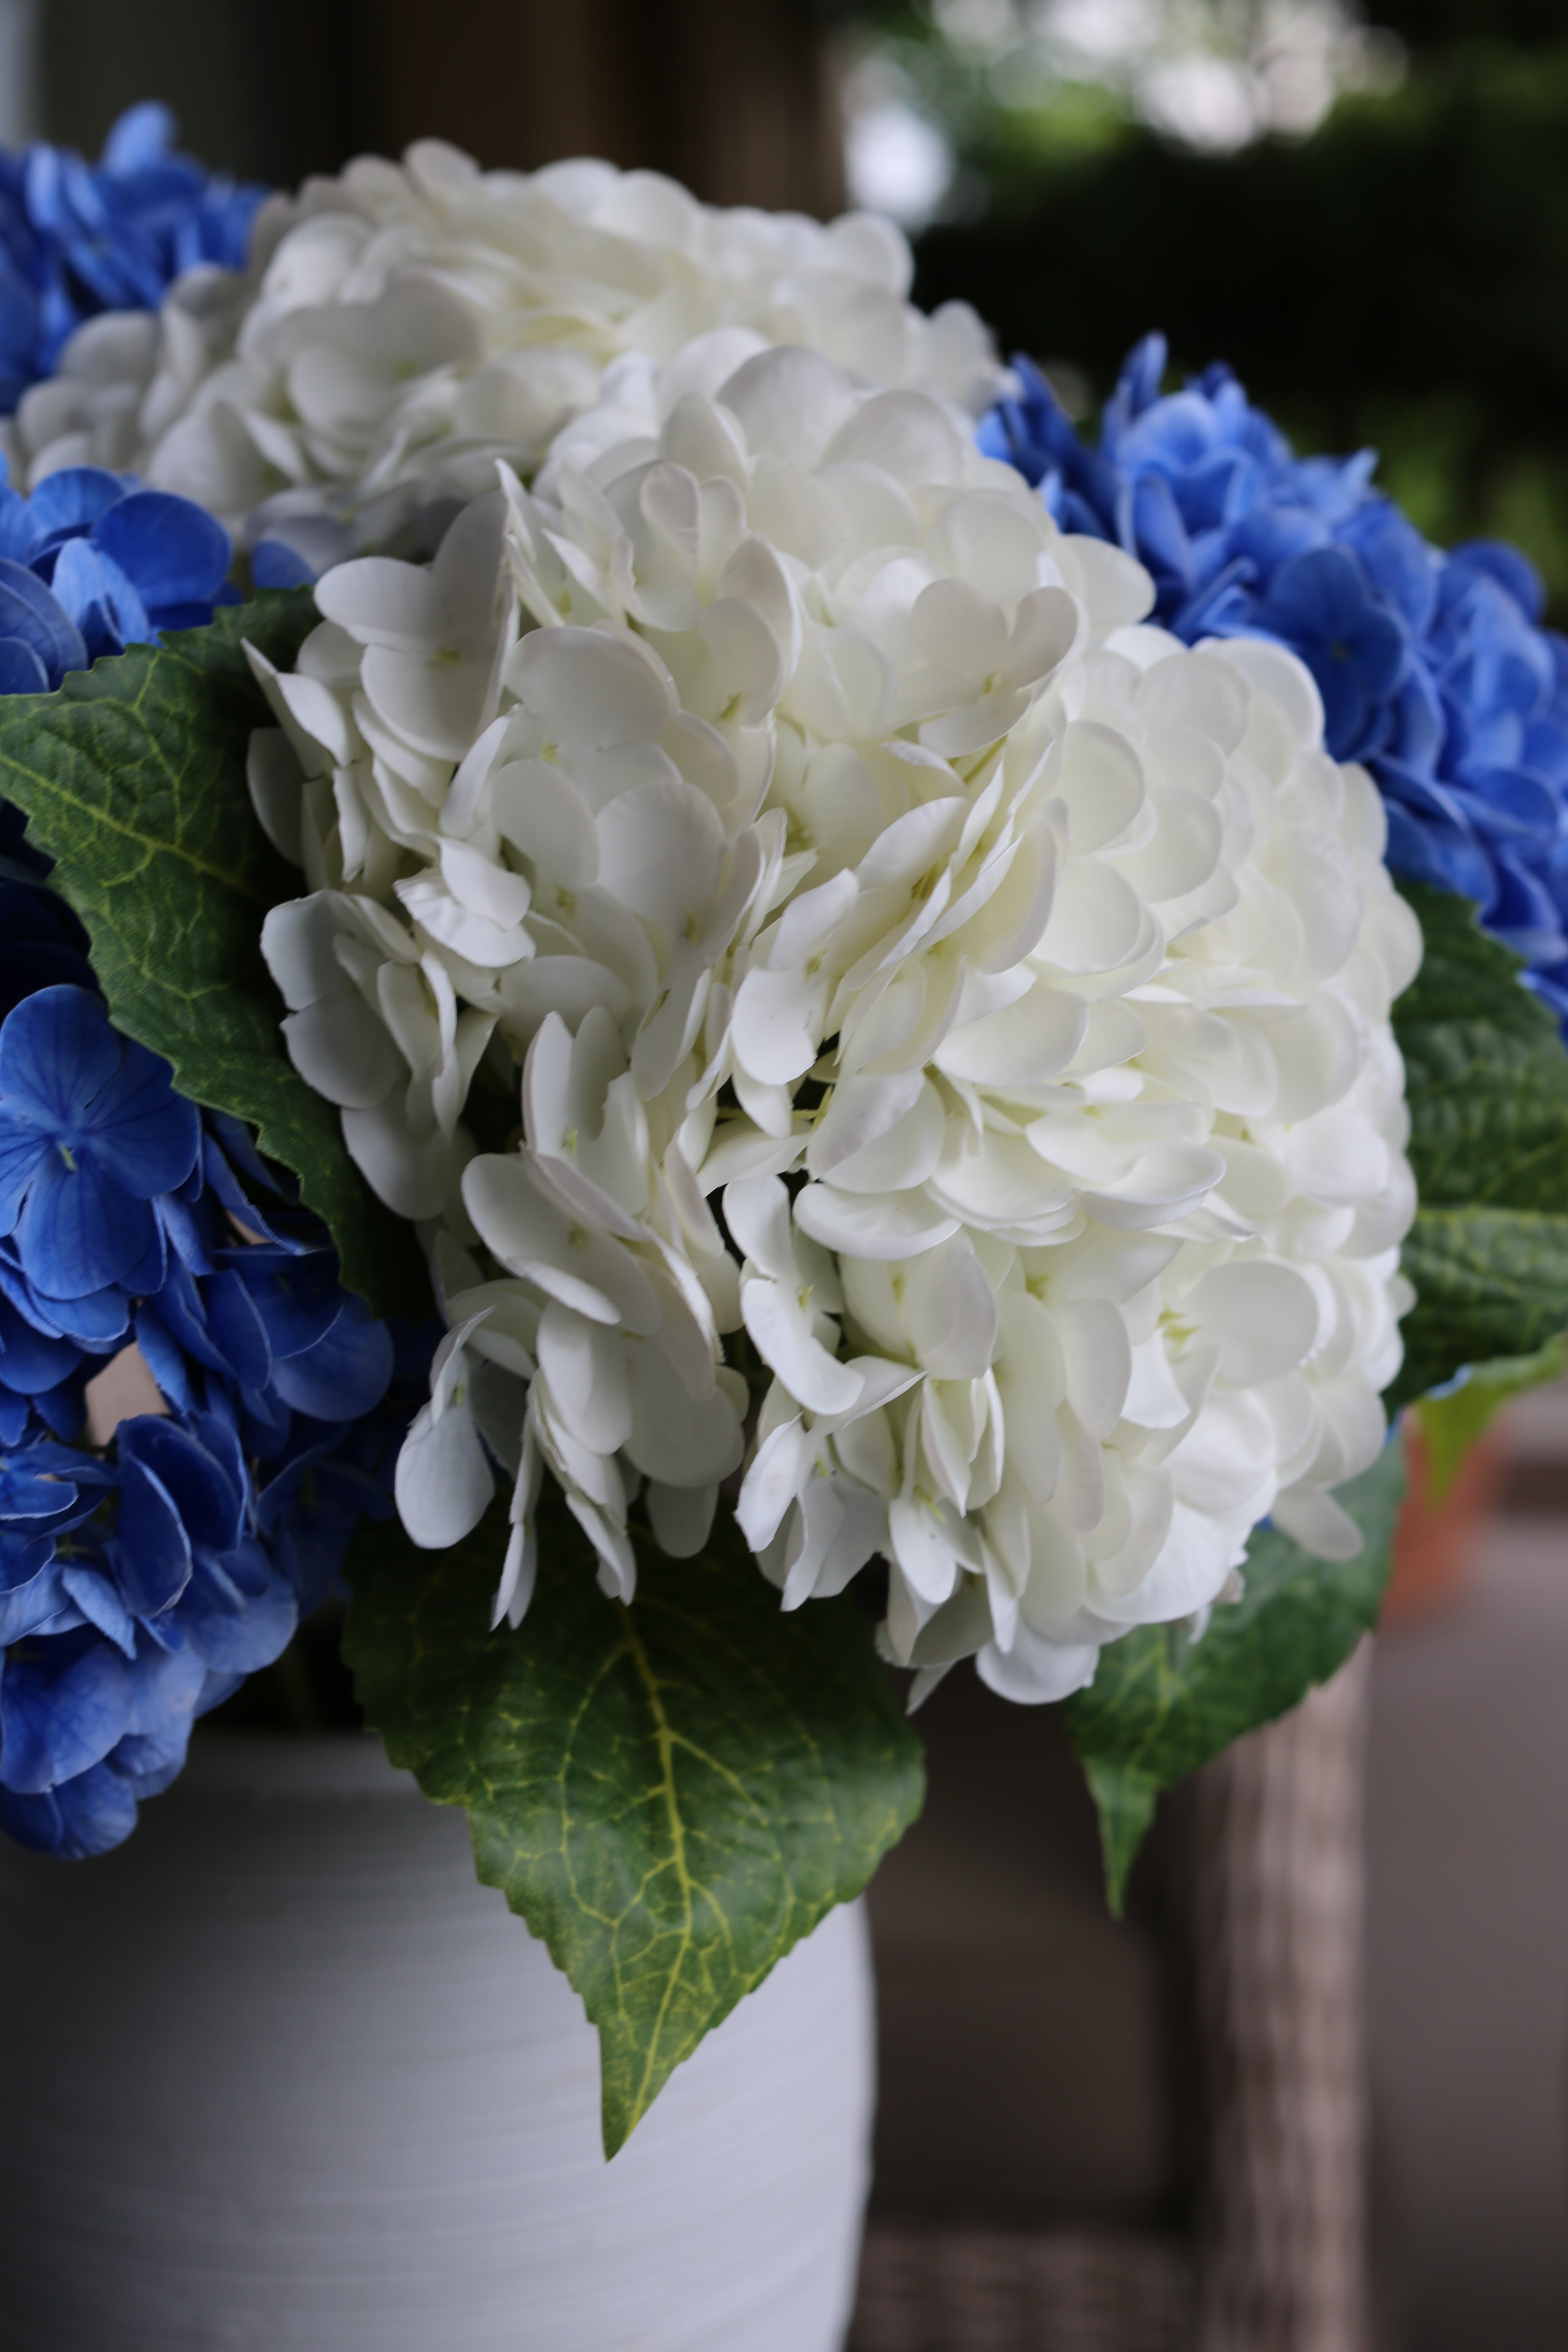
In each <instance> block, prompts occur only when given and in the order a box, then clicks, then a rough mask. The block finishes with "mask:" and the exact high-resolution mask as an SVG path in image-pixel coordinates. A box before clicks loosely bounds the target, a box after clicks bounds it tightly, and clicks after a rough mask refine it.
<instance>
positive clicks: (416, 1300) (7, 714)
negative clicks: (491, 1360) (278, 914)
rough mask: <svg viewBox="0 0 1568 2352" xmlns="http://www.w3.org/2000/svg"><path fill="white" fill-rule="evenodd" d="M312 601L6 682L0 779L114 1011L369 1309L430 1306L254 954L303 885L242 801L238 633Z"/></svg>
mask: <svg viewBox="0 0 1568 2352" xmlns="http://www.w3.org/2000/svg"><path fill="white" fill-rule="evenodd" d="M315 617H316V614H315V606H314V604H313V602H312V600H311V597H310V591H309V590H308V589H301V590H292V591H289V592H288V593H275V594H272V595H268V596H264V597H262V598H260V599H259V600H258V603H256V604H247V605H237V606H231V607H228V608H226V610H224V611H221V612H220V613H219V614H218V615H217V618H216V621H215V622H214V623H213V625H212V626H211V627H210V628H207V629H192V630H187V631H184V632H182V633H180V634H179V635H174V636H171V637H170V638H169V639H168V640H167V641H166V642H165V643H164V644H163V646H135V647H133V648H132V651H131V652H129V653H126V654H121V655H120V656H118V658H116V659H113V660H109V661H100V662H99V663H97V664H96V665H95V666H94V667H93V668H92V669H90V670H87V671H82V672H79V673H76V674H74V675H72V676H71V677H68V678H67V679H66V682H65V685H64V687H63V688H61V690H60V692H59V693H58V694H50V695H15V696H8V697H6V698H5V699H4V700H0V794H3V795H4V796H5V798H6V799H7V800H12V801H15V802H16V804H17V806H18V807H20V808H21V809H23V810H24V811H25V812H26V816H27V819H28V826H27V837H28V839H29V841H30V842H32V843H33V844H34V845H35V846H36V847H37V848H39V849H41V850H44V851H45V852H46V853H47V855H48V856H50V857H52V858H53V859H54V860H55V861H56V864H55V874H54V880H55V884H56V886H57V887H58V889H60V890H61V891H62V892H63V893H64V895H65V897H66V898H68V899H69V901H70V903H71V905H72V906H73V907H74V908H76V911H77V913H78V914H79V916H80V917H81V919H82V921H83V922H84V923H85V924H86V926H87V929H88V933H89V938H90V940H91V942H92V961H93V969H94V971H96V972H97V974H98V977H99V980H100V982H101V984H102V988H103V992H104V995H105V997H106V998H107V999H108V1003H109V1008H110V1013H112V1014H113V1016H114V1020H115V1022H116V1024H118V1026H119V1027H120V1028H121V1029H122V1030H124V1031H125V1033H126V1034H127V1035H129V1036H132V1037H135V1038H137V1039H139V1040H140V1042H141V1043H142V1045H147V1046H150V1047H151V1048H152V1050H153V1052H154V1053H157V1054H162V1055H164V1056H165V1057H166V1058H167V1059H168V1060H169V1061H170V1062H171V1063H172V1064H173V1065H174V1076H175V1080H176V1082H177V1084H178V1085H179V1087H180V1088H181V1090H182V1092H183V1093H184V1094H186V1095H189V1096H190V1097H192V1098H193V1099H194V1100H195V1101H196V1102H199V1103H205V1105H206V1106H207V1107H208V1108H210V1109H213V1110H220V1111H229V1112H232V1113H233V1114H234V1116H235V1117H236V1118H242V1119H245V1120H246V1121H247V1122H248V1124H249V1125H250V1126H252V1127H254V1128H255V1129H256V1130H257V1136H258V1142H259V1144H260V1147H261V1149H262V1150H263V1151H265V1152H266V1153H267V1154H268V1157H269V1158H270V1159H273V1160H279V1161H280V1162H281V1163H282V1165H283V1166H284V1167H286V1168H290V1169H292V1170H293V1171H294V1172H295V1174H296V1175H297V1176H298V1177H299V1179H300V1192H301V1194H302V1197H303V1198H304V1200H305V1202H307V1204H308V1205H309V1206H310V1208H312V1209H314V1210H315V1211H316V1213H317V1214H318V1215H319V1216H321V1218H323V1219H324V1220H325V1222H326V1223H327V1225H328V1226H329V1227H330V1229H331V1234H332V1238H333V1240H334V1242H335V1243H336V1244H337V1248H338V1255H339V1257H340V1259H341V1261H342V1272H343V1279H344V1281H345V1282H346V1283H347V1284H348V1285H349V1286H350V1287H351V1288H352V1289H354V1290H357V1291H360V1292H361V1293H362V1294H363V1296H364V1297H366V1298H367V1299H368V1300H369V1301H370V1303H371V1305H372V1306H373V1307H375V1309H376V1310H377V1312H378V1313H382V1314H387V1313H392V1312H395V1311H398V1310H402V1311H405V1312H408V1313H412V1314H427V1313H428V1312H429V1286H428V1283H427V1282H426V1277H425V1272H424V1267H423V1265H422V1264H421V1262H420V1258H419V1255H418V1250H417V1247H416V1243H415V1240H414V1236H413V1234H412V1232H411V1230H410V1228H409V1227H408V1226H407V1225H406V1224H405V1223H404V1222H403V1221H402V1220H401V1219H400V1218H396V1217H394V1216H393V1215H392V1214H391V1213H390V1212H389V1211H387V1210H385V1209H384V1208H382V1206H381V1205H380V1203H379V1202H377V1201H376V1200H374V1197H373V1196H372V1194H371V1192H369V1190H368V1188H367V1187H366V1185H365V1183H364V1181H363V1178H362V1177H361V1176H360V1174H359V1171H358V1170H357V1169H356V1168H355V1167H354V1165H353V1161H352V1160H350V1158H349V1156H348V1153H347V1151H346V1150H344V1147H343V1141H342V1132H341V1130H340V1128H339V1124H338V1115H337V1112H336V1111H335V1110H334V1109H333V1108H332V1107H331V1104H330V1103H326V1102H323V1101H322V1099H321V1097H320V1096H319V1095H317V1094H314V1093H312V1091H311V1090H310V1087H308V1086H306V1084H305V1082H304V1080H303V1079H302V1078H300V1076H298V1075H297V1074H296V1072H295V1070H294V1069H293V1067H292V1066H291V1065H290V1063H289V1057H288V1055H287V1053H286V1052H285V1050H284V1046H283V1040H282V1037H281V1034H279V1021H280V1020H281V1018H282V1008H281V1005H280V1003H279V998H278V995H277V993H276V992H275V990H274V989H273V986H272V982H271V981H270V979H269V978H268V972H267V967H266V965H265V963H264V962H263V961H262V956H261V926H262V922H263V920H264V919H265V917H266V915H267V913H268V908H271V907H274V906H276V905H277V904H278V903H279V900H280V899H284V898H297V897H298V896H299V894H300V887H301V884H300V877H299V875H298V874H297V873H296V872H295V871H294V870H293V868H292V867H290V866H287V865H285V863H284V862H283V860H282V859H281V858H280V857H279V856H278V855H277V853H276V851H275V850H274V849H273V848H272V847H271V845H270V844H269V843H268V840H267V838H266V835H264V834H263V832H262V830H261V827H260V825H259V824H258V822H257V820H256V817H255V814H254V813H253V812H252V809H251V805H250V795H249V793H248V791H247V786H246V781H245V761H246V751H247V746H248V744H249V740H250V733H251V730H252V729H253V728H254V727H257V726H258V725H262V726H264V725H267V724H268V723H269V716H270V714H269V713H268V709H267V705H266V703H265V701H264V700H263V698H262V697H261V695H260V694H259V693H258V689H257V688H256V687H255V685H254V684H253V682H252V680H251V677H250V672H249V670H248V668H247V664H246V659H245V654H244V651H243V647H242V643H241V641H242V639H244V638H247V637H248V638H249V639H250V640H251V642H252V643H253V644H255V645H257V646H259V648H260V649H261V650H262V651H263V652H264V653H266V654H267V655H268V656H269V657H270V658H271V659H272V660H273V661H275V662H280V663H287V662H289V661H290V660H291V659H292V657H293V654H294V651H295V649H296V647H297V646H299V644H300V640H301V638H302V637H303V636H304V635H306V633H307V631H308V630H309V629H310V627H312V626H313V625H314V622H315Z"/></svg>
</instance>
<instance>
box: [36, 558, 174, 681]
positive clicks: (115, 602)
mask: <svg viewBox="0 0 1568 2352" xmlns="http://www.w3.org/2000/svg"><path fill="white" fill-rule="evenodd" d="M54 592H55V594H56V595H57V596H58V598H59V600H60V604H61V605H62V606H63V607H64V609H65V610H66V611H67V612H68V614H70V616H71V619H72V620H73V621H74V622H75V623H76V625H77V627H78V628H79V630H80V631H81V637H82V643H83V645H85V646H86V647H87V650H88V653H89V656H90V657H91V658H92V660H94V661H98V660H100V659H101V658H102V656H104V655H106V654H118V653H123V652H124V650H125V648H126V646H145V645H150V644H151V643H152V641H153V636H154V635H156V632H155V631H154V629H153V624H152V622H151V621H150V620H149V619H148V617H147V608H146V606H145V605H144V604H142V599H141V597H140V596H139V595H138V594H137V593H136V591H135V589H134V588H133V587H132V583H131V582H130V581H129V580H128V579H127V578H126V576H125V574H124V572H122V571H121V568H120V566H119V564H118V563H116V562H114V560H113V558H112V557H111V556H108V555H105V554H104V553H103V551H102V550H101V549H100V548H97V547H93V546H90V545H89V542H88V541H86V540H85V539H73V540H68V541H67V543H66V545H65V546H64V547H62V548H61V550H60V553H59V561H58V563H57V564H56V565H55V577H54Z"/></svg>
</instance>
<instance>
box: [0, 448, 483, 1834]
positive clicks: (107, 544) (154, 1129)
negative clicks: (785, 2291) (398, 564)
mask: <svg viewBox="0 0 1568 2352" xmlns="http://www.w3.org/2000/svg"><path fill="white" fill-rule="evenodd" d="M228 563H229V543H228V540H227V538H226V534H225V533H224V532H223V531H222V530H221V529H220V528H219V527H218V525H216V523H214V522H213V521H212V520H211V519H210V518H209V517H208V516H206V515H205V514H203V513H202V512H201V511H200V509H197V508H195V507H192V506H189V505H188V504H187V503H186V502H185V501H184V500H183V499H172V498H165V497H163V496H162V495H161V494H155V493H152V492H147V491H142V490H139V489H138V488H136V486H135V484H134V483H127V482H124V481H121V479H119V478H117V477H115V476H113V475H111V474H106V473H102V472H100V470H98V469H97V468H95V467H73V468H70V469H68V470H67V471H65V472H61V473H58V474H55V475H51V476H50V477H49V478H48V479H47V481H45V482H44V483H43V484H42V485H41V486H40V487H39V488H38V489H37V490H36V491H35V492H34V493H33V496H32V497H31V498H30V499H21V498H18V497H16V495H15V494H14V493H13V492H11V491H10V490H8V489H4V488H0V692H3V691H26V692H40V691H43V690H44V689H46V688H53V687H56V686H58V683H59V679H60V677H62V676H63V675H64V674H65V673H66V672H67V671H68V670H71V669H76V668H80V667H83V666H84V665H85V663H87V662H88V661H89V660H91V659H93V658H94V657H95V656H97V655H98V654H100V653H101V652H116V651H119V650H120V649H121V646H123V645H124V644H126V643H128V642H131V641H132V640H133V639H135V638H139V637H140V638H152V637H154V636H156V635H157V634H158V633H159V632H160V631H161V630H163V629H164V628H168V627H181V626H187V625H191V626H199V625H203V624H205V623H206V622H208V621H210V620H211V618H212V614H213V610H214V606H215V604H216V603H217V602H218V601H220V599H222V598H225V597H226V596H227V595H228V594H229V593H231V592H229V591H228V590H227V589H226V584H225V583H226V574H227V570H228ZM48 875H49V866H48V861H47V858H44V857H42V856H39V855H38V853H37V851H36V850H34V849H33V848H32V847H31V846H30V845H29V844H28V842H27V839H26V825H25V823H24V821H23V819H22V818H21V816H20V814H19V813H18V812H17V811H16V809H14V808H11V807H9V806H8V805H6V804H5V803H0V1829H4V1830H5V1831H7V1832H9V1833H10V1835H11V1836H13V1837H14V1838H16V1839H17V1840H19V1841H20V1842H21V1843H24V1844H26V1845H30V1846H34V1847H37V1848H39V1849H41V1850H43V1851H45V1852H47V1853H57V1854H62V1855H71V1856H77V1855H83V1854H90V1853H102V1852H104V1851H106V1850H107V1849H108V1848H109V1847H110V1846H113V1845H116V1844H118V1843H120V1842H121V1839H122V1838H124V1837H125V1836H127V1835H128V1834H129V1832H130V1831H131V1830H132V1828H133V1827H134V1825H135V1821H136V1813H137V1807H138V1805H139V1803H140V1802H141V1801H142V1799H143V1798H145V1797H150V1796H154V1795H156V1794H157V1793H158V1792H159V1791H160V1790H163V1789H164V1788H166V1787H167V1785H168V1783H169V1782H170V1780H173V1779H174V1776H175V1775H176V1774H177V1773H178V1772H179V1770H180V1769H181V1767H182V1765H183V1764H184V1757H185V1749H186V1745H187V1743H188V1741H189V1738H190V1733H191V1727H192V1725H193V1723H194V1722H195V1720H196V1718H197V1717H199V1716H201V1715H202V1714H204V1713H205V1711H206V1710H207V1709H209V1708H210V1707H212V1706H216V1705H217V1704H218V1703H219V1702H220V1701H221V1700H223V1699H224V1698H226V1697H227V1696H229V1694H230V1693H231V1692H232V1691H233V1690H234V1689H236V1688H237V1685H238V1684H239V1683H240V1681H241V1680H242V1679H243V1678H244V1676H245V1675H247V1674H250V1673H252V1672H254V1671H255V1670H256V1669H257V1668H258V1667H259V1666H264V1665H267V1664H270V1663H271V1661H272V1660H273V1659H274V1658H276V1657H277V1656H278V1655H279V1653H280V1652H281V1651H282V1650H283V1648H284V1647H285V1646H286V1644H287V1643H288V1642H289V1638H290V1636H291V1635H292V1633H293V1632H294V1629H295V1626H296V1625H297V1624H298V1622H300V1619H301V1617H303V1616H305V1615H308V1614H309V1613H310V1611H311V1610H313V1609H315V1608H316V1607H318V1606H319V1605H320V1603H321V1601H322V1600H323V1599H325V1597H326V1596H327V1595H328V1593H329V1592H331V1591H333V1590H334V1589H335V1588H336V1587H337V1584H338V1581H339V1578H340V1574H341V1570H342V1560H343V1555H344V1552H345V1550H346V1549H347V1546H348V1542H349V1538H350V1537H351V1536H352V1535H353V1530H354V1528H355V1527H356V1526H357V1525H358V1524H359V1522H360V1520H361V1519H362V1518H363V1517H366V1516H367V1515H368V1516H370V1517H381V1518H384V1517H389V1516H390V1514H391V1510H392V1498H391V1487H392V1473H393V1465H394V1464H395V1459H396V1455H397V1450H398V1447H399V1445H400V1444H401V1443H402V1438H403V1433H404V1432H405V1429H406V1427H407V1424H408V1422H409V1420H410V1419H411V1418H412V1416H413V1414H414V1412H416V1410H417V1408H418V1406H419V1404H420V1402H422V1400H423V1397H424V1393H425V1387H426V1379H425V1375H426V1368H427V1366H428V1362H429V1358H430V1354H431V1349H432V1346H433V1343H434V1339H435V1337H436V1334H435V1332H434V1331H432V1330H426V1331H422V1332H396V1333H395V1332H394V1331H392V1330H390V1329H389V1328H387V1327H386V1326H385V1325H384V1324H381V1323H378V1322H376V1321H375V1320H374V1318H372V1316H371V1315H370V1314H369V1312H368V1311H367V1309H366V1308H365V1307H364V1305H363V1302H362V1301H361V1300H360V1299H358V1298H355V1297H352V1296H350V1295H349V1294H348V1293H347V1292H345V1291H344V1290H343V1288H342V1286H341V1284H340V1283H339V1280H338V1265H337V1259H336V1256H335V1255H334V1254H333V1252H332V1250H331V1247H330V1245H329V1243H328V1238H327V1235H326V1234H325V1232H324V1231H323V1230H322V1228H321V1225H320V1224H319V1223H317V1222H316V1220H315V1219H314V1218H311V1217H310V1216H308V1215H306V1214H304V1213H302V1212H301V1211H300V1209H299V1207H298V1205H297V1203H296V1202H295V1201H294V1199H293V1198H292V1196H291V1194H290V1192H289V1190H288V1189H287V1187H286V1186H285V1185H284V1184H282V1183H280V1182H279V1180H278V1179H277V1178H275V1177H274V1176H273V1174H272V1173H271V1172H270V1171H268V1168H267V1167H266V1165H265V1163H264V1162H263V1161H262V1160H260V1159H259V1157H258V1154H257V1151H256V1149H255V1146H254V1145H253V1143H252V1142H251V1140H250V1138H249V1136H248V1135H247V1132H246V1130H245V1129H244V1128H243V1127H241V1126H240V1125H239V1124H238V1123H237V1121H235V1120H233V1119H229V1118H222V1117H220V1116H218V1115H216V1113H212V1112H205V1111H200V1110H198V1109H197V1108H196V1107H195V1105H194V1104H193V1103H190V1102H187V1101H185V1100H184V1098H183V1097H181V1096H180V1095H178V1094H177V1093H176V1092H175V1090H174V1085H173V1082H172V1076H171V1073H170V1070H169V1067H168V1065H167V1064H166V1063H165V1062H163V1060H162V1059H160V1057H159V1056H158V1055H155V1054H152V1053H149V1052H148V1051H147V1050H146V1048H145V1047H143V1046H142V1045H136V1044H135V1043H133V1042H132V1040H130V1039H128V1038H125V1037H122V1036H121V1035H120V1034H119V1033H118V1032H117V1031H116V1030H115V1028H114V1027H113V1025H112V1024H111V1023H110V1018H109V1014H108V1012H107V1010H106V1008H105V1006H104V1003H103V1001H102V998H101V996H100V993H99V991H98V984H97V982H96V980H95V978H94V975H93V972H92V968H91V964H90V962H89V957H88V952H87V948H88V942H87V939H86V935H85V933H84V932H83V930H82V928H81V925H80V924H79V921H78V920H77V919H76V917H75V916H74V915H73V914H72V912H71V911H70V909H69V908H68V906H67V905H66V903H65V901H64V900H63V899H62V898H59V897H58V896H57V895H56V893H55V892H54V891H53V890H52V889H51V888H50V887H49V883H48ZM132 1346H133V1347H135V1348H136V1349H137V1350H138V1351H139V1353H140V1355H141V1357H142V1361H143V1362H144V1363H145V1365H146V1367H147V1368H148V1370H150V1371H151V1373H152V1375H153V1380H154V1381H155V1382H156V1384H157V1387H158V1390H159V1391H160V1394H161V1397H162V1400H163V1405H164V1407H165V1410H164V1411H163V1412H144V1413H139V1414H136V1415H133V1416H132V1418H130V1419H128V1420H124V1421H122V1422H121V1423H120V1425H119V1427H118V1429H117V1430H116V1431H115V1432H114V1433H113V1436H112V1439H111V1441H110V1444H108V1445H107V1446H104V1447H98V1446H94V1445H93V1444H91V1443H90V1442H89V1437H88V1435H87V1423H88V1413H87V1397H86V1390H87V1385H88V1383H89V1381H90V1380H91V1379H92V1378H93V1376H94V1375H95V1374H96V1373H97V1372H99V1371H100V1370H102V1369H103V1368H104V1367H105V1365H107V1364H108V1363H110V1361H112V1360H113V1359H114V1358H115V1357H117V1356H118V1355H120V1354H121V1351H122V1350H124V1349H129V1348H131V1347H132Z"/></svg>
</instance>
